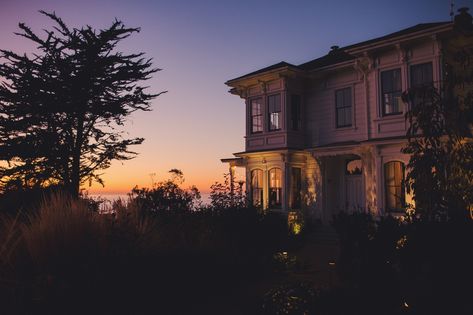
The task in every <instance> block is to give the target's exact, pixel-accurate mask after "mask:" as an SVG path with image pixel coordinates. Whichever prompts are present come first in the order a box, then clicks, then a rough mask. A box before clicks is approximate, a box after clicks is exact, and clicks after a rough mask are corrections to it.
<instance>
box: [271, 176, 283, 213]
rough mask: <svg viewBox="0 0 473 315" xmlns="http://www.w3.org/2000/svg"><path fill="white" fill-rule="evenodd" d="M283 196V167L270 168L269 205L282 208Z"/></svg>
mask: <svg viewBox="0 0 473 315" xmlns="http://www.w3.org/2000/svg"><path fill="white" fill-rule="evenodd" d="M281 196H282V174H281V169H279V168H272V169H270V170H269V207H270V208H280V207H281Z"/></svg>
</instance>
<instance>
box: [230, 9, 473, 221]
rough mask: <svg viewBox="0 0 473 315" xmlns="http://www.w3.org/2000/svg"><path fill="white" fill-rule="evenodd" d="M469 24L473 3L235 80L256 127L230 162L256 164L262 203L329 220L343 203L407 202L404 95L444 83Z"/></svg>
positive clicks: (378, 205) (392, 207)
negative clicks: (460, 27) (451, 18)
mask: <svg viewBox="0 0 473 315" xmlns="http://www.w3.org/2000/svg"><path fill="white" fill-rule="evenodd" d="M459 23H464V24H468V23H469V25H471V16H470V15H469V14H468V13H467V10H463V11H461V13H460V14H459V15H457V16H456V17H455V22H439V23H427V24H418V25H416V26H413V27H410V28H407V29H404V30H401V31H399V32H396V33H392V34H388V35H386V36H383V37H380V38H376V39H372V40H368V41H365V42H361V43H357V44H354V45H350V46H346V47H342V48H340V47H337V46H334V47H332V48H331V50H330V51H329V52H328V53H327V54H326V55H325V56H322V57H320V58H317V59H314V60H311V61H309V62H306V63H303V64H301V65H292V64H289V63H286V62H280V63H278V64H275V65H272V66H269V67H266V68H263V69H260V70H258V71H255V72H252V73H249V74H246V75H243V76H241V77H238V78H235V79H232V80H229V81H227V82H226V84H227V85H228V86H229V87H231V90H230V93H232V94H234V95H237V96H239V97H241V98H242V99H243V100H244V104H245V106H246V136H245V151H244V152H239V153H234V156H235V157H234V158H229V159H223V160H222V161H223V162H225V163H229V164H230V166H231V169H232V168H233V167H244V168H245V169H246V185H247V186H246V188H247V192H248V194H249V196H250V198H251V201H252V203H253V204H254V205H257V206H261V207H263V208H265V209H271V210H279V211H293V210H301V209H302V210H304V211H306V213H308V214H309V215H310V216H311V217H312V218H314V219H319V220H321V221H323V222H328V221H329V220H331V218H332V216H333V215H334V214H337V213H339V212H340V211H346V212H353V211H371V212H373V213H374V214H376V215H383V214H387V213H399V212H401V211H403V209H404V207H405V205H406V204H409V203H412V198H411V196H410V195H409V194H407V192H406V190H405V188H404V185H403V180H404V177H405V174H406V165H407V163H408V161H409V156H408V155H406V154H403V153H401V149H402V148H403V147H404V146H405V145H406V143H407V140H406V131H407V128H408V125H407V122H406V120H405V113H406V111H407V110H408V109H409V108H408V106H409V105H408V104H405V103H404V102H403V101H402V99H401V95H402V93H403V92H404V91H406V90H407V89H409V88H411V87H416V86H423V85H434V86H435V87H436V88H438V89H440V88H441V85H442V80H443V73H444V70H445V69H443V67H444V65H445V62H446V60H447V59H448V58H450V57H451V56H449V48H450V47H451V46H452V45H453V44H454V43H455V41H454V38H455V37H457V36H459V35H458V32H457V31H456V27H457V26H456V25H457V24H459ZM242 123H243V122H242Z"/></svg>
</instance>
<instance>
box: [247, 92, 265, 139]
mask: <svg viewBox="0 0 473 315" xmlns="http://www.w3.org/2000/svg"><path fill="white" fill-rule="evenodd" d="M257 101H259V102H258V103H257V104H258V105H259V111H260V113H259V114H257V115H254V113H253V102H257ZM263 108H264V105H263V98H261V97H257V98H253V99H250V134H258V133H263V131H264V112H263ZM254 118H259V119H258V120H259V122H260V123H261V130H257V131H254V126H255V124H254Z"/></svg>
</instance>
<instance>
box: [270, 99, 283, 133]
mask: <svg viewBox="0 0 473 315" xmlns="http://www.w3.org/2000/svg"><path fill="white" fill-rule="evenodd" d="M268 118H269V130H278V129H281V97H280V95H279V94H277V95H270V96H268Z"/></svg>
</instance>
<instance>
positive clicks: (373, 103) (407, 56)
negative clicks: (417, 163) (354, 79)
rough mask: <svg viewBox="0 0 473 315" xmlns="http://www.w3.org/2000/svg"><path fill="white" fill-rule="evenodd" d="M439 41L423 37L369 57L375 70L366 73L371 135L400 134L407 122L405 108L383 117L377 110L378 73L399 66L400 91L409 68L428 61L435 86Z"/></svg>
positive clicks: (404, 86) (378, 108) (404, 85)
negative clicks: (367, 76) (371, 58)
mask: <svg viewBox="0 0 473 315" xmlns="http://www.w3.org/2000/svg"><path fill="white" fill-rule="evenodd" d="M439 47H440V46H439V43H438V42H437V40H435V39H425V40H423V41H421V42H419V41H416V42H415V43H413V44H410V45H407V46H404V47H393V48H392V50H390V51H386V52H380V53H378V54H376V55H375V56H374V57H373V62H374V64H375V69H374V70H373V71H372V72H371V73H370V74H369V79H368V84H369V91H370V94H369V103H370V116H371V117H372V122H371V124H370V125H371V130H370V134H371V135H372V136H371V138H386V137H395V136H404V135H405V134H406V131H407V128H408V126H407V124H406V122H405V119H404V114H405V113H406V110H407V108H406V107H405V106H407V105H404V110H403V112H402V113H401V114H398V115H392V116H384V117H383V115H382V111H381V105H380V104H381V95H380V91H381V86H380V85H381V84H380V82H381V79H380V78H381V72H383V71H386V70H392V69H401V77H402V80H401V82H402V90H403V91H405V90H407V89H408V88H409V87H410V84H409V80H410V79H409V75H410V67H411V66H412V65H416V64H422V63H427V62H431V63H432V70H433V71H432V72H433V80H434V84H435V85H436V86H437V87H439V81H440V79H441V70H440V58H441V54H440V50H439Z"/></svg>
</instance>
